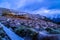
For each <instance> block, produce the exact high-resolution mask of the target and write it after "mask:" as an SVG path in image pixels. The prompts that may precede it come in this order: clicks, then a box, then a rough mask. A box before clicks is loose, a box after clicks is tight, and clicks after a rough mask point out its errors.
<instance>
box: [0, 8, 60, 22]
mask: <svg viewBox="0 0 60 40" xmlns="http://www.w3.org/2000/svg"><path fill="white" fill-rule="evenodd" d="M4 12H7V13H15V14H16V15H21V14H25V15H29V16H30V17H31V15H33V17H36V18H42V19H43V18H45V20H46V19H47V20H52V21H53V22H55V23H60V14H57V16H54V15H53V16H54V17H45V16H42V15H39V14H30V13H27V12H19V11H16V10H13V9H7V8H0V15H2V14H3V13H4Z"/></svg>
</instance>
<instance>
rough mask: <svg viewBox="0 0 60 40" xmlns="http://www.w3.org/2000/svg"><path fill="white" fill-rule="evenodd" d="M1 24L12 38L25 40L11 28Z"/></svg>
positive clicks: (12, 39) (13, 39)
mask: <svg viewBox="0 0 60 40" xmlns="http://www.w3.org/2000/svg"><path fill="white" fill-rule="evenodd" d="M0 26H2V27H3V30H4V31H5V32H6V34H7V35H8V36H9V38H10V39H11V40H24V39H23V38H21V37H19V36H18V35H16V34H15V33H14V32H12V31H11V30H10V29H8V28H7V27H5V26H4V25H3V24H1V23H0Z"/></svg>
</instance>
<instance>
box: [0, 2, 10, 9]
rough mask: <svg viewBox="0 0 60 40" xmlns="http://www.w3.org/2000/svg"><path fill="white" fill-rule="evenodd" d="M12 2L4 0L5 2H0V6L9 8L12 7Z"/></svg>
mask: <svg viewBox="0 0 60 40" xmlns="http://www.w3.org/2000/svg"><path fill="white" fill-rule="evenodd" d="M10 6H11V5H10V4H9V3H8V2H4V3H0V7H3V8H9V9H10Z"/></svg>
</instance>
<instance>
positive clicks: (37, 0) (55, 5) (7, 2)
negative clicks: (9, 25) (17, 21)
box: [0, 0, 60, 15]
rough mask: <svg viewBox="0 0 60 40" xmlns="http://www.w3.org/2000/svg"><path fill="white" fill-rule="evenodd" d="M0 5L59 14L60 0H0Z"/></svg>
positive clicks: (43, 13)
mask: <svg viewBox="0 0 60 40" xmlns="http://www.w3.org/2000/svg"><path fill="white" fill-rule="evenodd" d="M0 7H3V8H9V9H14V10H18V11H25V12H29V13H33V14H41V15H55V14H60V0H0Z"/></svg>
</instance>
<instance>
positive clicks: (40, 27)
mask: <svg viewBox="0 0 60 40" xmlns="http://www.w3.org/2000/svg"><path fill="white" fill-rule="evenodd" d="M17 13H18V14H17ZM20 13H21V14H20ZM20 13H19V12H13V11H11V10H8V9H7V10H5V9H3V10H2V11H1V15H0V22H1V23H2V24H4V25H5V26H7V28H8V29H10V30H12V31H13V32H14V33H16V34H17V35H19V36H21V37H22V38H24V39H25V40H29V39H30V40H48V39H49V40H52V39H53V40H55V39H56V40H57V38H56V35H52V34H60V25H59V24H56V23H53V22H52V21H51V20H50V19H49V18H47V17H45V16H42V15H39V14H30V13H26V12H20ZM45 34H46V35H45ZM48 34H49V35H48ZM40 35H41V37H40Z"/></svg>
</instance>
